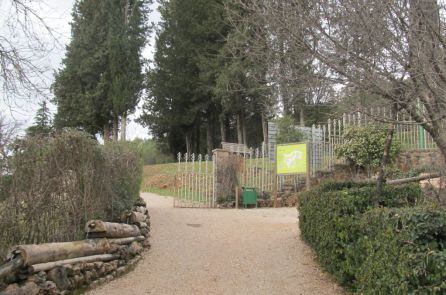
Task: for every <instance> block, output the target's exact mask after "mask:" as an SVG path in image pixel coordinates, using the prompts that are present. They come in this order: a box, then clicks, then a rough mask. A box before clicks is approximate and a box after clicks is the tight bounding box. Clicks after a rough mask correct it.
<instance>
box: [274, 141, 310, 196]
mask: <svg viewBox="0 0 446 295" xmlns="http://www.w3.org/2000/svg"><path fill="white" fill-rule="evenodd" d="M276 165H277V175H291V174H306V178H307V179H306V187H307V189H309V188H310V145H309V144H308V143H292V144H280V145H277V151H276Z"/></svg>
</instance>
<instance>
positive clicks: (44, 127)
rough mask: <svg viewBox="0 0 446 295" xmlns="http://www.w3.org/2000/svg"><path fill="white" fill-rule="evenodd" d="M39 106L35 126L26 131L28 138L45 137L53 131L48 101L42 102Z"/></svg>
mask: <svg viewBox="0 0 446 295" xmlns="http://www.w3.org/2000/svg"><path fill="white" fill-rule="evenodd" d="M39 106H40V107H39V109H38V110H37V112H36V116H35V117H34V125H32V126H30V127H28V128H27V129H26V134H27V135H28V136H36V135H45V134H49V133H50V132H51V131H52V130H53V127H52V123H51V112H50V109H49V108H48V105H47V101H46V100H44V101H42V102H41V103H40V104H39Z"/></svg>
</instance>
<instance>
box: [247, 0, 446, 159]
mask: <svg viewBox="0 0 446 295" xmlns="http://www.w3.org/2000/svg"><path fill="white" fill-rule="evenodd" d="M239 2H240V3H241V4H242V5H244V6H245V9H247V10H249V11H251V12H252V13H255V14H256V15H257V20H258V21H259V22H262V23H264V24H266V26H267V27H268V28H269V29H270V30H271V31H272V32H273V33H272V34H271V38H275V36H276V33H275V32H279V31H281V32H283V36H286V38H287V43H288V44H292V46H294V47H295V48H298V49H299V50H301V52H305V51H307V52H311V56H312V57H313V58H314V59H315V60H316V61H317V62H318V63H321V64H323V65H324V66H326V67H327V68H328V69H329V70H328V71H327V72H326V73H322V72H320V73H314V74H316V75H318V74H320V76H325V78H326V79H327V80H329V81H331V82H332V83H334V84H337V85H353V86H354V87H356V88H357V89H360V90H361V91H364V92H366V93H370V94H374V95H377V96H379V97H383V98H385V99H386V101H387V102H388V107H389V109H390V108H391V107H392V106H393V105H394V104H397V105H398V108H401V109H402V110H404V111H405V112H407V113H408V114H409V115H410V116H411V118H412V119H413V120H414V121H416V122H417V123H418V124H420V125H421V126H422V127H423V128H424V129H425V130H426V131H427V132H429V134H430V135H431V136H432V138H433V139H434V141H435V142H436V144H437V145H438V147H439V148H440V150H441V152H442V155H443V157H444V159H445V160H446V131H444V130H445V129H444V128H445V127H446V95H445V94H446V93H445V91H446V47H445V46H446V31H445V25H446V21H445V15H446V9H445V6H444V4H443V3H439V2H437V1H436V0H407V1H406V0H376V1H368V0H289V1H286V3H287V5H278V3H280V2H285V1H280V0H262V1H254V0H243V1H242V0H239ZM284 6H286V7H284ZM275 53H277V50H276V49H275V48H274V47H271V48H270V53H269V54H275ZM282 53H283V52H282ZM295 53H296V52H295V51H290V52H289V54H291V55H293V54H295Z"/></svg>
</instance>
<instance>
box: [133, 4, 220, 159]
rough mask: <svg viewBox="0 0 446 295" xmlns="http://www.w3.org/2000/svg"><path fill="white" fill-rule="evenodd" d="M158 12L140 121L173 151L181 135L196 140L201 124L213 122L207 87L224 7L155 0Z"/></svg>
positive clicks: (216, 109) (210, 85) (213, 107)
mask: <svg viewBox="0 0 446 295" xmlns="http://www.w3.org/2000/svg"><path fill="white" fill-rule="evenodd" d="M160 13H161V17H162V22H161V23H160V26H159V31H158V33H157V39H156V44H155V48H156V52H155V56H154V68H153V69H151V71H150V72H149V75H148V87H149V89H150V93H149V97H148V99H147V101H146V103H145V104H144V114H143V115H142V116H141V119H140V121H141V123H143V124H144V125H146V126H148V127H149V128H150V130H151V132H152V134H153V135H154V137H155V139H156V140H158V141H163V142H165V143H167V144H168V145H169V147H170V149H171V151H172V152H173V153H177V152H179V151H182V152H184V151H185V150H186V145H185V138H186V137H188V140H189V142H190V143H191V142H192V140H193V141H194V142H195V143H196V142H199V141H200V139H201V134H202V133H201V126H202V124H203V123H204V122H206V121H210V123H211V125H212V124H214V123H216V122H215V120H216V119H218V112H219V109H221V108H220V107H219V105H218V103H217V102H216V101H215V98H214V96H213V94H212V89H213V85H214V84H215V75H216V72H217V71H218V68H217V65H216V61H215V60H216V56H217V53H218V51H219V49H220V48H221V46H222V45H223V44H224V41H225V33H224V31H225V26H226V25H225V23H224V21H223V19H224V7H223V5H222V3H220V2H219V1H209V0H193V1H192V0H191V1H182V0H172V1H160ZM211 128H212V127H211ZM212 133H214V130H212ZM189 148H193V149H194V150H195V151H196V152H202V151H199V150H198V149H197V148H196V147H192V146H189ZM189 152H190V151H189Z"/></svg>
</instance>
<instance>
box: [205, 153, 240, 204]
mask: <svg viewBox="0 0 446 295" xmlns="http://www.w3.org/2000/svg"><path fill="white" fill-rule="evenodd" d="M212 152H213V154H214V165H213V166H214V167H213V169H214V177H215V179H214V182H215V183H214V200H215V201H216V202H217V201H218V200H224V199H225V198H227V197H228V196H230V195H232V193H233V192H235V191H234V190H235V187H236V186H238V179H239V172H240V165H241V163H242V161H241V157H240V156H238V155H235V154H233V153H231V152H230V151H229V150H225V149H215V150H213V151H212ZM234 196H235V195H234Z"/></svg>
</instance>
